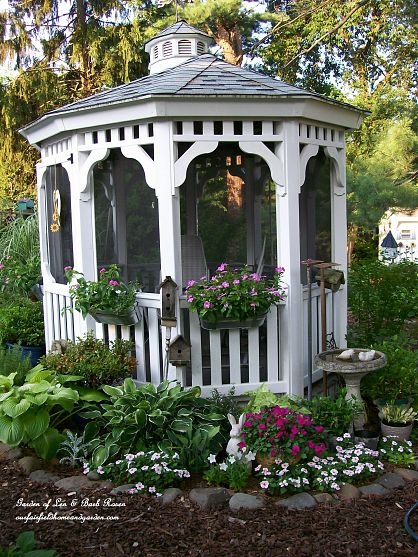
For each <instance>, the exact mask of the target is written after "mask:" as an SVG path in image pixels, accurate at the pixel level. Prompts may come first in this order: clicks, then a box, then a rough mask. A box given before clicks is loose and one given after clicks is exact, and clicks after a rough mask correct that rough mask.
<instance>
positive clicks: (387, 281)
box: [347, 261, 418, 347]
mask: <svg viewBox="0 0 418 557" xmlns="http://www.w3.org/2000/svg"><path fill="white" fill-rule="evenodd" d="M417 282H418V264H417V263H412V262H407V261H404V262H401V263H397V264H393V265H385V264H384V263H382V262H380V261H365V262H358V263H356V264H354V265H353V267H352V268H351V270H350V273H349V276H348V306H349V310H350V314H351V316H352V323H350V327H349V332H348V337H347V340H348V344H349V345H350V346H360V347H368V346H370V345H372V344H373V343H377V342H380V341H381V340H382V339H384V338H389V337H391V336H393V335H396V334H398V333H399V332H400V330H401V328H402V325H403V324H404V322H405V320H406V319H408V318H411V317H416V316H417V315H418V289H417V287H416V285H417Z"/></svg>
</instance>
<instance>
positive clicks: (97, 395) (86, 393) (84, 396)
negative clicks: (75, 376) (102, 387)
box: [77, 387, 108, 402]
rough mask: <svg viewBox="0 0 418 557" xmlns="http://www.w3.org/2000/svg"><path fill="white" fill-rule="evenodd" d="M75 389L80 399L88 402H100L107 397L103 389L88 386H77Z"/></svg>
mask: <svg viewBox="0 0 418 557" xmlns="http://www.w3.org/2000/svg"><path fill="white" fill-rule="evenodd" d="M77 391H78V394H79V397H80V400H86V401H88V402H101V401H102V400H107V399H108V397H107V395H105V393H104V392H103V391H99V390H98V389H90V388H88V387H77Z"/></svg>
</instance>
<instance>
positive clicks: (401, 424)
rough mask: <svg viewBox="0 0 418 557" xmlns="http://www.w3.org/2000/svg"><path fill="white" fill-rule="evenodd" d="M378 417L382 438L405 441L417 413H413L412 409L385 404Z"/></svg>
mask: <svg viewBox="0 0 418 557" xmlns="http://www.w3.org/2000/svg"><path fill="white" fill-rule="evenodd" d="M379 416H380V418H381V420H382V423H381V429H382V434H383V435H384V436H386V437H389V436H390V437H396V438H397V439H402V440H404V441H407V440H408V439H409V436H410V435H411V431H412V427H413V425H414V420H415V419H416V417H417V416H418V412H415V411H414V410H413V409H412V408H404V407H402V406H399V405H396V404H386V405H385V406H383V408H382V409H381V411H380V413H379Z"/></svg>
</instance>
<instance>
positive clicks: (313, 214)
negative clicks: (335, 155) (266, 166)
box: [299, 149, 332, 280]
mask: <svg viewBox="0 0 418 557" xmlns="http://www.w3.org/2000/svg"><path fill="white" fill-rule="evenodd" d="M330 171H331V168H330V160H329V158H327V157H326V156H325V154H324V152H323V149H320V150H319V153H318V155H316V156H315V157H312V158H311V159H310V160H309V162H308V165H307V167H306V177H305V182H304V184H303V186H302V188H301V193H300V196H299V222H300V255H301V260H305V259H308V258H310V259H320V260H322V261H326V262H329V261H331V253H332V250H331V247H332V245H331V238H332V235H331V182H330ZM305 275H306V273H304V272H302V273H301V277H302V280H305Z"/></svg>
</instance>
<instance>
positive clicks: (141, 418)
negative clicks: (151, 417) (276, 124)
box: [135, 408, 147, 428]
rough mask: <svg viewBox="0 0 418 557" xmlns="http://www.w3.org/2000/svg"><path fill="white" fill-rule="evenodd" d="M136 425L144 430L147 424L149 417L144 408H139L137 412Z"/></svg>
mask: <svg viewBox="0 0 418 557" xmlns="http://www.w3.org/2000/svg"><path fill="white" fill-rule="evenodd" d="M135 423H136V424H137V425H138V427H139V428H142V427H144V426H145V424H146V423H147V415H146V414H145V412H144V410H142V408H139V409H138V410H136V411H135Z"/></svg>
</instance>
